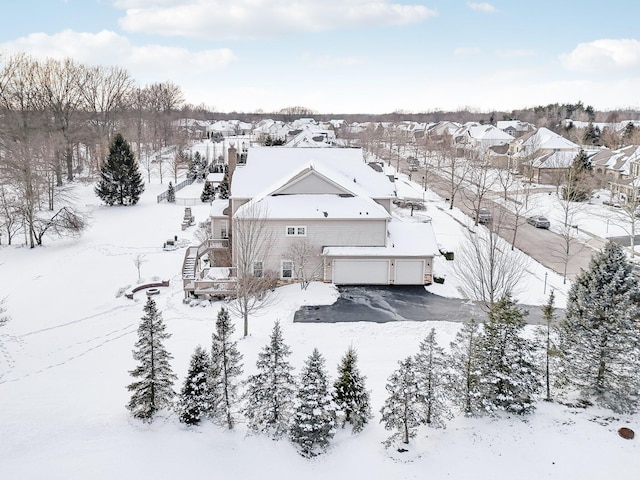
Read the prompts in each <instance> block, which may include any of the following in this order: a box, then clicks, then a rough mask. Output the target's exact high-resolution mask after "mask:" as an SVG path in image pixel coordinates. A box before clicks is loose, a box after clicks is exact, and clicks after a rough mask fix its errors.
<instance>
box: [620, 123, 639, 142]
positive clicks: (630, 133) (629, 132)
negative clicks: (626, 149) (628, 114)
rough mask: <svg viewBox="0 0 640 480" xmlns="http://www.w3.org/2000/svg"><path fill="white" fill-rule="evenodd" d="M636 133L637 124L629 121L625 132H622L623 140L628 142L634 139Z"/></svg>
mask: <svg viewBox="0 0 640 480" xmlns="http://www.w3.org/2000/svg"><path fill="white" fill-rule="evenodd" d="M635 133H636V126H635V125H634V124H633V122H629V123H627V125H626V127H624V133H623V134H622V140H623V141H624V142H625V143H626V142H629V141H632V139H633V137H634V136H635Z"/></svg>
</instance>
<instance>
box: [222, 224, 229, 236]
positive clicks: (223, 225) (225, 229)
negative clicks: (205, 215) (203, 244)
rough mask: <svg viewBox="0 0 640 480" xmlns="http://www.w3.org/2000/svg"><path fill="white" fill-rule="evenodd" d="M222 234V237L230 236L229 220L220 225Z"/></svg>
mask: <svg viewBox="0 0 640 480" xmlns="http://www.w3.org/2000/svg"><path fill="white" fill-rule="evenodd" d="M220 235H221V237H222V238H229V235H228V234H227V222H224V223H223V224H222V225H221V226H220Z"/></svg>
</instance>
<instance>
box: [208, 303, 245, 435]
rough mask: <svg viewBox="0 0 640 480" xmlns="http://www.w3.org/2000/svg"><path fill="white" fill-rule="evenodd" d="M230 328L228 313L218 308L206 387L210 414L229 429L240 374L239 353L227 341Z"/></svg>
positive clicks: (235, 344) (232, 329)
mask: <svg viewBox="0 0 640 480" xmlns="http://www.w3.org/2000/svg"><path fill="white" fill-rule="evenodd" d="M234 331H235V327H234V325H233V323H231V320H230V319H229V312H228V311H227V309H226V308H224V307H222V308H221V309H220V311H219V312H218V318H217V320H216V332H215V333H214V334H213V342H212V346H211V370H210V375H209V390H210V394H211V417H212V418H213V420H214V422H216V423H218V424H221V425H225V426H226V427H227V428H228V429H229V430H231V429H232V428H233V426H234V424H235V411H236V408H237V406H238V403H239V395H238V384H239V381H238V378H239V377H240V375H242V363H241V361H242V355H241V354H240V352H239V351H238V343H237V342H234V341H232V340H231V336H232V335H233V333H234Z"/></svg>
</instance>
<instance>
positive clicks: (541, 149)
mask: <svg viewBox="0 0 640 480" xmlns="http://www.w3.org/2000/svg"><path fill="white" fill-rule="evenodd" d="M578 153H580V146H579V145H578V144H576V143H573V142H572V141H571V140H568V139H566V138H564V137H563V136H561V135H558V134H557V133H555V132H552V131H551V130H549V129H548V128H544V127H542V128H539V129H537V130H536V131H535V132H530V133H527V134H525V135H523V136H521V137H519V138H516V139H515V140H514V141H513V142H511V144H510V147H509V155H510V156H511V158H512V159H513V160H514V161H515V164H516V165H517V166H519V168H520V169H521V170H522V171H523V172H525V174H527V175H528V176H529V177H530V178H531V179H532V180H533V181H536V182H541V183H545V182H547V181H549V180H552V183H555V181H553V180H554V179H557V178H559V177H560V176H561V175H563V174H565V173H566V172H568V170H569V168H570V167H571V163H572V162H573V159H574V158H575V157H576V156H577V155H578Z"/></svg>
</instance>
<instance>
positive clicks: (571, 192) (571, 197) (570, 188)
mask: <svg viewBox="0 0 640 480" xmlns="http://www.w3.org/2000/svg"><path fill="white" fill-rule="evenodd" d="M592 170H593V167H592V165H591V160H590V159H589V157H588V156H587V154H586V152H585V151H584V150H580V152H579V153H578V155H576V158H574V159H573V162H572V164H571V168H570V169H569V173H568V176H567V183H566V185H565V186H564V187H563V189H562V197H563V199H564V200H567V201H570V202H584V201H586V200H588V199H589V197H590V196H591V188H590V184H589V177H590V176H591V171H592Z"/></svg>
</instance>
